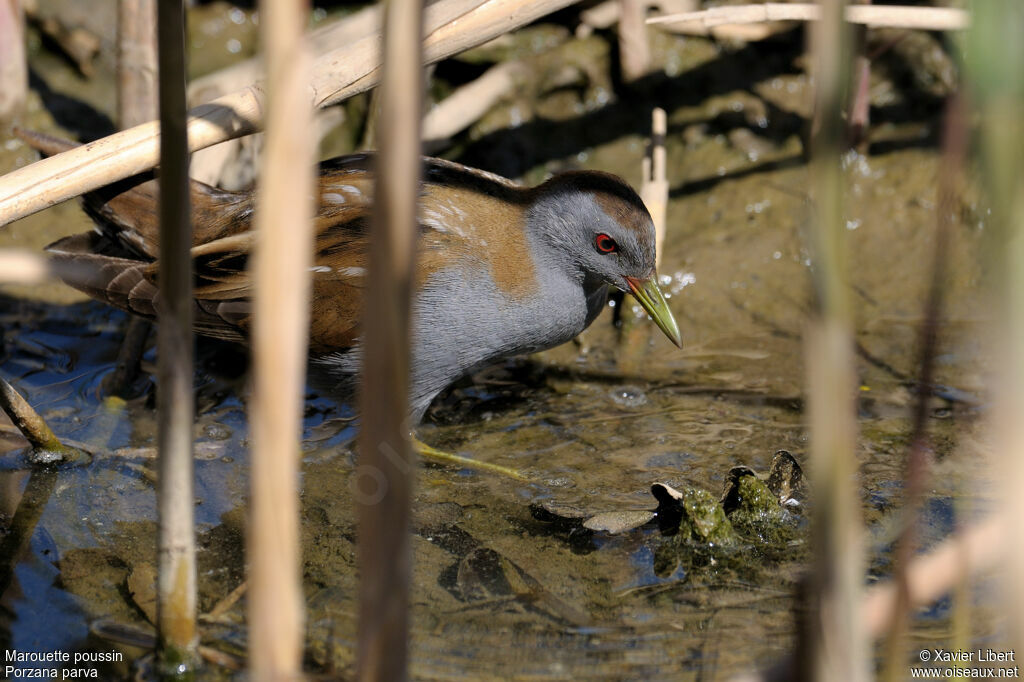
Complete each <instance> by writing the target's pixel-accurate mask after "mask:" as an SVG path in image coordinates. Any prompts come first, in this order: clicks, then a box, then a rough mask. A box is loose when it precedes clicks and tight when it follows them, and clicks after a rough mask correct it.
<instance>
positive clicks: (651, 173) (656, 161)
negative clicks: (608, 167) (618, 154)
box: [640, 108, 668, 267]
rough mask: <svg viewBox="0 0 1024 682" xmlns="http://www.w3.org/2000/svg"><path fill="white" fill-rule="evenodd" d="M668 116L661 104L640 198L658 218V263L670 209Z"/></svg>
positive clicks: (657, 263) (654, 121)
mask: <svg viewBox="0 0 1024 682" xmlns="http://www.w3.org/2000/svg"><path fill="white" fill-rule="evenodd" d="M667 133H668V118H667V116H666V115H665V110H664V109H661V108H657V109H655V110H654V111H653V112H651V143H650V145H649V147H648V150H647V154H646V155H645V156H644V160H643V184H641V185H640V198H641V199H642V200H643V202H644V205H645V206H647V210H648V211H649V212H650V214H651V220H652V221H653V222H654V263H655V267H658V266H660V265H661V251H662V245H664V243H665V219H666V218H665V216H666V213H667V211H668V178H667V176H666V171H665V165H666V157H665V135H666V134H667Z"/></svg>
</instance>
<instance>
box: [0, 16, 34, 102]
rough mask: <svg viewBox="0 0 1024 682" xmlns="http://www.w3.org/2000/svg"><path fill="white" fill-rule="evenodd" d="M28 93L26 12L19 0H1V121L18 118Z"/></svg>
mask: <svg viewBox="0 0 1024 682" xmlns="http://www.w3.org/2000/svg"><path fill="white" fill-rule="evenodd" d="M27 96H28V62H27V61H26V59H25V13H24V12H23V11H22V7H21V0H0V121H11V120H13V119H15V118H16V117H18V116H19V115H20V114H21V112H22V110H23V109H24V108H25V98H26V97H27Z"/></svg>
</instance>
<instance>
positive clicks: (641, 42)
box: [619, 0, 651, 83]
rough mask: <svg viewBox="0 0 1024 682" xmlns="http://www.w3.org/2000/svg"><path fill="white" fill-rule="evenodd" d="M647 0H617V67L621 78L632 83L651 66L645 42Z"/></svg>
mask: <svg viewBox="0 0 1024 682" xmlns="http://www.w3.org/2000/svg"><path fill="white" fill-rule="evenodd" d="M647 6H648V5H647V1H646V0H619V8H620V12H619V67H620V69H621V71H622V80H623V81H625V82H626V83H632V82H633V81H635V80H638V79H639V78H641V77H643V76H644V75H645V74H646V73H647V71H648V70H649V69H650V68H651V48H650V46H649V45H648V44H647V24H645V23H644V22H645V21H646V19H647Z"/></svg>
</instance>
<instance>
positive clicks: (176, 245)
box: [157, 0, 198, 673]
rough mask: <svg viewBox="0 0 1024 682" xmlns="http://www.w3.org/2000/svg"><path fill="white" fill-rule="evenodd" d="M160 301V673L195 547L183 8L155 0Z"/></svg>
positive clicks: (188, 608)
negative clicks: (156, 7) (158, 83)
mask: <svg viewBox="0 0 1024 682" xmlns="http://www.w3.org/2000/svg"><path fill="white" fill-rule="evenodd" d="M157 33H158V36H159V72H160V87H159V95H160V132H161V135H162V137H161V145H160V177H159V182H160V204H159V211H160V272H159V276H158V285H159V287H160V299H159V305H158V309H157V320H158V322H159V325H158V326H157V359H158V361H159V364H158V367H157V418H158V423H159V431H158V435H157V443H158V447H159V451H160V459H159V463H158V467H159V480H158V486H157V513H158V516H159V521H160V523H159V540H158V543H159V561H158V571H157V598H158V604H159V606H158V618H159V620H158V623H157V628H158V630H159V632H160V644H161V650H160V661H161V667H162V669H163V670H164V671H165V672H167V673H174V672H175V671H178V672H180V671H181V670H182V668H183V667H184V668H191V667H193V666H194V665H195V664H196V662H197V661H198V655H197V651H196V647H197V646H198V632H197V629H196V548H195V524H194V519H193V509H194V508H195V494H194V492H193V491H194V487H195V486H194V481H193V461H192V420H193V417H194V413H195V410H194V400H195V399H194V395H193V389H192V371H193V370H192V344H193V338H192V258H191V254H190V252H189V248H190V246H191V244H192V224H191V220H190V213H191V212H190V209H189V203H190V202H189V186H188V149H187V147H188V141H187V138H186V129H185V13H184V7H183V6H182V4H181V2H180V1H177V2H176V1H174V0H161V2H160V3H159V16H158V20H157Z"/></svg>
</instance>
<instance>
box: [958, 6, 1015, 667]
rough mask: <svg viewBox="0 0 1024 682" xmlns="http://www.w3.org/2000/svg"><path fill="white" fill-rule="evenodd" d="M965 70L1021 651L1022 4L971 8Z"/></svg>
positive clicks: (1010, 611)
mask: <svg viewBox="0 0 1024 682" xmlns="http://www.w3.org/2000/svg"><path fill="white" fill-rule="evenodd" d="M971 10H972V16H971V27H970V30H969V31H968V35H967V46H966V54H967V67H968V75H969V76H970V83H971V88H972V94H973V95H974V97H975V103H976V105H977V108H978V116H979V118H978V124H977V125H978V130H979V132H980V141H981V169H982V176H983V178H984V181H985V191H986V193H987V195H988V196H987V198H988V200H989V202H990V205H991V210H992V215H991V220H990V221H989V226H990V227H989V228H988V229H989V232H990V234H991V235H992V243H991V244H990V245H989V246H990V249H991V250H990V252H989V255H990V258H989V263H990V268H989V270H990V272H992V273H993V275H994V276H993V282H994V284H995V286H996V301H995V303H996V306H997V307H996V315H995V318H996V319H997V320H998V321H999V323H998V327H997V329H996V331H997V332H998V334H997V338H998V339H999V345H1000V348H999V349H998V350H999V351H1000V354H1001V358H1000V359H1001V363H1000V371H999V379H1000V383H999V385H998V387H997V390H998V392H999V395H998V398H999V400H998V402H997V410H996V412H997V414H996V419H997V422H998V424H999V433H998V438H999V439H1000V447H999V448H998V449H999V451H1001V452H1003V453H1004V459H1003V460H1002V461H1001V462H999V463H998V464H997V466H999V467H1000V477H1001V479H1002V480H1003V482H1004V485H1005V490H1004V493H1005V498H1004V501H1003V504H1004V509H1005V510H1006V513H1007V516H1008V519H1009V523H1008V526H1007V527H1008V528H1009V529H1010V534H1009V535H1008V536H1007V537H1006V538H1005V539H1004V541H1003V542H1004V546H1006V547H1008V548H1010V549H1009V561H1008V565H1007V567H1006V576H1007V578H1006V579H1007V585H1006V588H1007V591H1006V594H1007V598H1008V601H1007V603H1006V607H1005V610H1004V613H1006V614H1007V615H1008V618H1009V621H1010V622H1009V625H1010V630H1011V632H1010V634H1011V637H1012V639H1011V641H1010V642H1009V645H1010V646H1009V647H1008V648H1011V649H1016V650H1017V651H1018V652H1019V651H1024V494H1022V493H1024V418H1022V417H1021V415H1022V414H1024V42H1022V41H1021V40H1020V36H1019V32H1020V27H1021V26H1024V3H1021V2H1019V0H985V1H984V2H974V3H972V6H971Z"/></svg>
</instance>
